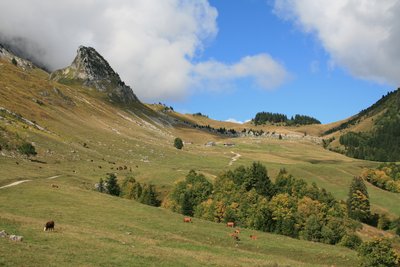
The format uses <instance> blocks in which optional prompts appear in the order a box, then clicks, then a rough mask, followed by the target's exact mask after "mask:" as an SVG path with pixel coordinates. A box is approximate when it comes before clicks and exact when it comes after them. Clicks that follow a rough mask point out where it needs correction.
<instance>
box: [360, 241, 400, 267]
mask: <svg viewBox="0 0 400 267" xmlns="http://www.w3.org/2000/svg"><path fill="white" fill-rule="evenodd" d="M358 255H359V256H360V258H361V266H363V267H396V266H399V257H398V256H397V255H396V253H395V251H394V250H393V248H392V245H391V244H390V242H389V241H388V240H386V239H374V240H372V241H369V242H366V243H363V244H362V245H361V246H360V247H359V249H358Z"/></svg>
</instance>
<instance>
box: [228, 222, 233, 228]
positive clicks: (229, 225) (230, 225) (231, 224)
mask: <svg viewBox="0 0 400 267" xmlns="http://www.w3.org/2000/svg"><path fill="white" fill-rule="evenodd" d="M226 226H227V227H232V228H233V227H235V223H234V222H228V223H227V224H226Z"/></svg>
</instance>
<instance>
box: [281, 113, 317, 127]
mask: <svg viewBox="0 0 400 267" xmlns="http://www.w3.org/2000/svg"><path fill="white" fill-rule="evenodd" d="M288 124H289V125H308V124H321V122H320V121H319V120H317V119H316V118H313V117H310V116H306V115H299V114H296V115H295V116H294V118H293V117H292V118H291V119H290V121H289V123H288Z"/></svg>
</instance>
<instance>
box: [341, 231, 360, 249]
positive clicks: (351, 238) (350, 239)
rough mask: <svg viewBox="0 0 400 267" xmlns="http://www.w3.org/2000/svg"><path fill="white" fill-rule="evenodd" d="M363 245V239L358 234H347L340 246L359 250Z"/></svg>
mask: <svg viewBox="0 0 400 267" xmlns="http://www.w3.org/2000/svg"><path fill="white" fill-rule="evenodd" d="M361 244H362V240H361V238H360V237H359V236H358V235H356V234H345V235H344V236H343V237H342V239H341V240H340V242H339V245H342V246H345V247H348V248H351V249H357V248H358V247H359V246H360V245H361Z"/></svg>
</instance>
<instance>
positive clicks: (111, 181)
mask: <svg viewBox="0 0 400 267" xmlns="http://www.w3.org/2000/svg"><path fill="white" fill-rule="evenodd" d="M105 189H106V190H105V191H106V192H107V193H108V194H110V195H113V196H119V194H120V187H119V185H118V179H117V176H115V174H114V173H109V174H108V177H107V178H106V181H105Z"/></svg>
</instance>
